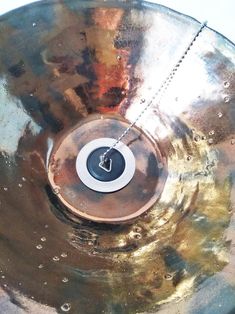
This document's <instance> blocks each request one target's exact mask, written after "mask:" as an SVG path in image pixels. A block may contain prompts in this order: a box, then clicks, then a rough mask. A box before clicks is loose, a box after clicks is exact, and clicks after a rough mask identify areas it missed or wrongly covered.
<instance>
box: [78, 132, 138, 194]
mask: <svg viewBox="0 0 235 314" xmlns="http://www.w3.org/2000/svg"><path fill="white" fill-rule="evenodd" d="M116 141H117V140H116V139H114V138H106V137H104V138H99V139H96V140H93V141H91V142H89V143H87V144H86V145H85V146H83V148H82V149H81V150H80V152H79V154H78V156H77V159H76V171H77V174H78V176H79V178H80V180H81V181H82V182H83V183H84V184H85V185H86V186H87V187H88V188H90V189H91V190H94V191H97V192H103V193H111V192H115V191H119V190H121V189H122V188H124V187H125V186H126V185H127V184H128V183H129V182H130V181H131V179H132V178H133V176H134V174H135V157H134V155H133V153H132V151H131V150H130V148H129V147H128V146H126V145H125V144H124V143H122V142H119V143H118V144H117V145H116V146H115V149H116V150H117V151H118V152H119V153H120V154H121V155H122V157H123V159H124V161H125V168H124V170H123V172H122V174H121V175H120V176H119V177H118V178H117V179H115V180H112V181H100V180H98V179H96V178H95V177H94V176H92V175H91V173H90V172H89V170H88V167H87V160H88V158H89V156H90V155H91V154H92V152H94V151H95V150H97V149H99V148H101V147H111V146H112V145H114V144H115V143H116ZM98 162H99V160H98ZM112 166H113V167H115V165H112ZM103 171H105V170H103Z"/></svg>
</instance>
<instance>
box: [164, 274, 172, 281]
mask: <svg viewBox="0 0 235 314" xmlns="http://www.w3.org/2000/svg"><path fill="white" fill-rule="evenodd" d="M164 278H165V279H166V280H172V278H173V276H172V275H171V274H169V273H168V274H165V275H164Z"/></svg>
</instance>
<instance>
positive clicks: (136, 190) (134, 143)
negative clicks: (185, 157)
mask: <svg viewBox="0 0 235 314" xmlns="http://www.w3.org/2000/svg"><path fill="white" fill-rule="evenodd" d="M128 125H129V124H128V122H127V121H123V120H122V119H114V118H113V115H111V116H109V115H107V114H106V115H90V116H89V119H88V118H87V119H83V120H82V122H81V123H80V124H78V125H76V126H75V127H74V128H73V129H72V130H71V129H69V131H68V132H66V133H65V134H64V136H61V132H60V134H59V139H58V141H56V140H55V142H57V144H56V145H55V147H54V149H53V151H52V152H51V156H50V160H49V162H48V178H49V181H50V184H51V186H52V189H53V191H54V193H55V194H56V195H57V197H58V198H59V199H60V200H61V202H62V203H63V204H64V205H65V206H66V208H68V209H69V210H70V211H71V212H72V213H73V214H75V215H78V216H80V217H83V218H86V219H89V220H92V221H97V222H104V223H121V222H131V221H133V219H134V218H136V217H138V216H140V215H141V214H143V213H144V212H145V211H146V210H148V209H149V208H151V207H152V206H153V205H154V204H155V203H156V201H157V199H158V198H159V196H160V194H161V192H162V190H163V187H164V183H165V181H166V176H167V171H166V169H165V168H166V161H165V160H163V159H162V158H161V155H160V152H159V151H158V148H157V145H156V144H154V142H153V140H151V139H150V138H148V137H147V136H146V135H145V134H144V133H143V131H142V130H140V129H137V128H133V129H132V130H131V131H130V133H129V134H128V136H127V137H126V139H125V142H126V145H127V146H128V147H129V148H130V149H131V151H132V153H133V154H134V156H135V160H136V169H135V174H134V177H133V179H132V180H131V182H129V184H128V185H127V186H126V187H125V189H121V190H119V191H116V192H115V193H112V194H110V193H100V192H96V191H93V190H91V189H89V188H87V187H86V185H85V184H83V183H82V181H81V180H80V178H79V177H78V175H77V172H76V168H75V165H76V158H77V155H78V153H79V151H80V150H81V149H82V147H83V146H85V145H86V144H87V143H88V142H90V141H92V140H94V139H97V138H102V137H105V136H107V135H108V136H110V137H111V138H116V136H117V134H122V133H123V131H125V129H126V128H127V127H128ZM66 208H65V210H66ZM71 219H73V216H71Z"/></svg>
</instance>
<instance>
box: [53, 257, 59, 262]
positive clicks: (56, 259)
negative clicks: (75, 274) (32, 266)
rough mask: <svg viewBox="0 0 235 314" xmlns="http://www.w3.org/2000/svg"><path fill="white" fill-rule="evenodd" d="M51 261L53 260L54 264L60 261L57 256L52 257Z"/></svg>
mask: <svg viewBox="0 0 235 314" xmlns="http://www.w3.org/2000/svg"><path fill="white" fill-rule="evenodd" d="M52 259H53V261H55V262H58V261H59V260H60V258H59V257H58V256H54V257H53V258H52Z"/></svg>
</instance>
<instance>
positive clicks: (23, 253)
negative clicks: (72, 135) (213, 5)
mask: <svg viewBox="0 0 235 314" xmlns="http://www.w3.org/2000/svg"><path fill="white" fill-rule="evenodd" d="M198 28H199V23H198V22H197V21H195V20H193V19H191V18H190V17H187V16H184V15H181V14H179V13H177V12H174V11H171V10H169V9H167V8H165V7H162V6H159V5H153V4H150V3H148V2H139V1H136V2H134V1H130V2H129V1H120V2H119V1H74V0H67V1H65V0H63V1H62V0H60V1H41V2H38V3H35V4H33V5H29V6H27V7H24V8H21V9H18V10H16V11H14V12H11V13H9V14H6V15H4V16H2V17H0V153H1V155H0V174H1V175H0V252H1V253H0V271H1V276H0V284H1V286H2V290H1V299H0V312H1V313H10V314H11V313H17V314H18V313H33V314H34V313H36V314H38V313H64V312H69V313H75V314H77V313H79V314H80V313H86V314H90V313H92V314H93V313H115V314H116V313H128V314H129V313H157V312H158V313H170V314H176V313H189V314H201V313H203V314H204V313H206V314H228V313H230V314H231V313H233V312H234V310H235V256H234V254H235V233H234V230H235V220H234V197H235V194H234V169H235V163H234V161H235V75H234V73H235V46H234V45H233V44H232V43H231V42H229V41H228V40H227V39H225V38H224V37H223V36H221V35H220V34H218V33H216V32H214V31H213V30H210V29H208V28H207V29H205V30H204V31H203V32H202V33H201V35H200V37H198V39H197V41H196V42H195V45H194V46H193V47H192V49H191V51H190V53H189V54H188V55H187V58H185V60H184V62H183V63H182V66H181V67H180V69H179V71H178V72H177V75H176V76H175V79H174V81H173V82H172V84H171V85H170V87H169V89H168V91H167V93H166V94H165V95H164V97H163V98H162V100H161V102H160V103H158V102H157V101H156V102H155V103H154V105H153V106H152V107H151V109H150V110H149V111H148V112H147V113H146V114H145V115H144V116H143V118H142V119H141V120H140V121H139V123H138V127H139V128H141V129H142V130H143V132H145V133H146V134H149V136H150V137H151V138H152V139H154V141H155V144H156V145H157V147H158V149H159V151H160V154H161V156H162V157H163V158H164V160H166V161H167V178H166V182H165V185H164V188H163V191H162V193H161V195H160V197H159V198H158V200H157V201H156V203H155V204H154V205H153V206H152V208H151V209H150V210H149V211H147V212H146V213H145V214H144V215H143V216H141V217H139V219H137V220H135V221H133V222H132V224H126V225H108V224H106V225H104V224H98V223H94V222H89V221H87V220H83V219H79V218H76V219H75V218H74V217H73V218H71V214H69V212H68V211H67V210H66V209H65V208H64V207H63V206H62V205H61V202H60V201H59V199H58V195H57V193H53V190H52V189H51V187H50V184H49V180H48V164H49V163H48V161H49V160H50V156H51V152H52V151H53V148H54V147H55V145H56V143H57V141H58V139H59V138H60V137H61V136H63V135H64V134H65V133H66V132H68V131H69V130H70V129H72V128H74V127H75V126H76V125H77V124H78V123H82V121H83V119H88V118H89V116H91V115H94V114H97V115H104V116H106V115H112V116H113V117H115V118H117V119H126V121H130V122H131V121H133V120H134V119H135V117H136V116H137V115H138V113H139V112H140V110H141V109H142V108H143V106H144V105H145V104H146V101H147V100H148V99H150V98H151V96H152V95H153V94H154V92H155V90H156V89H157V88H158V87H159V85H160V84H161V83H162V81H163V80H164V79H165V77H166V76H167V75H168V74H169V72H170V70H171V69H172V67H173V66H174V65H175V62H176V61H177V60H178V59H179V57H180V56H181V54H182V52H183V51H184V50H185V47H186V46H187V45H188V43H189V42H190V40H191V38H192V36H193V35H194V34H195V33H196V31H197V30H198ZM90 132H92V130H91V131H90ZM118 135H119V134H117V136H118ZM54 192H55V191H54ZM133 202H135V200H134V199H133Z"/></svg>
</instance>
